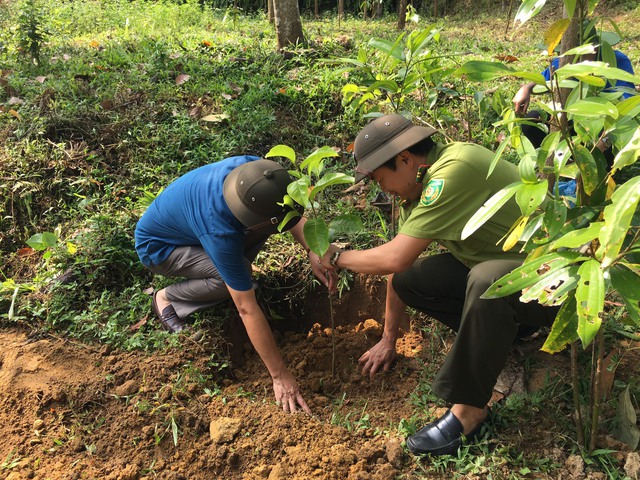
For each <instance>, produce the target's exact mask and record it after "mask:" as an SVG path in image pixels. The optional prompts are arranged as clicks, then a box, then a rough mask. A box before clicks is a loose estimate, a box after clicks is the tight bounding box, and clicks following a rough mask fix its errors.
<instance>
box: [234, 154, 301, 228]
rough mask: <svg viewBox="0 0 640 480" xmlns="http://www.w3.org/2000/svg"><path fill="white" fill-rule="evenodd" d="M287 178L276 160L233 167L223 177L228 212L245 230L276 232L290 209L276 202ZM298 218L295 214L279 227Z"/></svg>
mask: <svg viewBox="0 0 640 480" xmlns="http://www.w3.org/2000/svg"><path fill="white" fill-rule="evenodd" d="M291 181H292V179H291V176H290V175H289V172H287V170H286V169H285V168H284V167H282V166H281V165H280V164H278V163H276V162H274V161H272V160H264V159H261V160H255V161H253V162H248V163H245V164H242V165H240V166H238V167H236V168H234V169H233V170H232V171H231V173H229V175H227V178H225V180H224V185H223V188H222V192H223V195H224V199H225V201H226V202H227V205H229V209H231V213H233V215H234V216H235V217H236V218H237V219H238V220H240V222H241V223H242V224H243V225H244V226H245V227H246V229H247V230H251V231H260V232H264V233H276V232H277V231H278V225H280V222H282V220H283V219H284V217H285V216H286V215H287V213H288V212H290V211H291V207H289V206H286V205H279V203H282V201H283V199H284V196H285V195H286V193H287V185H289V183H291ZM300 210H302V207H300ZM301 213H302V212H301ZM298 221H300V217H299V216H298V217H295V218H293V219H291V220H290V221H289V222H287V225H286V226H285V228H283V231H284V230H289V229H290V228H293V227H294V226H295V225H296V224H297V223H298Z"/></svg>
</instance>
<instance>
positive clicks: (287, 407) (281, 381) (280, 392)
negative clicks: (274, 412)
mask: <svg viewBox="0 0 640 480" xmlns="http://www.w3.org/2000/svg"><path fill="white" fill-rule="evenodd" d="M273 392H274V393H275V396H276V403H277V404H278V405H282V410H284V411H285V412H286V413H289V412H291V413H293V412H297V411H298V405H299V406H300V408H301V409H302V410H303V411H304V413H308V414H309V415H311V409H310V408H309V406H308V405H307V403H306V402H305V401H304V398H302V394H301V393H300V387H299V386H298V382H296V380H295V378H293V375H291V373H289V371H288V370H287V371H285V372H284V373H283V374H282V375H281V376H280V377H278V378H274V379H273Z"/></svg>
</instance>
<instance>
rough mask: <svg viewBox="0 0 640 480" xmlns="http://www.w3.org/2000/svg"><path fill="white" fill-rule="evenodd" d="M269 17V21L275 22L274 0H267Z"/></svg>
mask: <svg viewBox="0 0 640 480" xmlns="http://www.w3.org/2000/svg"><path fill="white" fill-rule="evenodd" d="M267 18H268V19H269V23H273V22H274V16H273V0H267Z"/></svg>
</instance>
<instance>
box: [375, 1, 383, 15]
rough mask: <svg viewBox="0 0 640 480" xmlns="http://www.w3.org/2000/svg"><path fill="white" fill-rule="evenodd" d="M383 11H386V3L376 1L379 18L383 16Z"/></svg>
mask: <svg viewBox="0 0 640 480" xmlns="http://www.w3.org/2000/svg"><path fill="white" fill-rule="evenodd" d="M383 13H384V5H382V2H381V1H376V16H377V17H378V18H381V17H382V14H383Z"/></svg>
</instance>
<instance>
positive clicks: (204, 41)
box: [202, 40, 213, 47]
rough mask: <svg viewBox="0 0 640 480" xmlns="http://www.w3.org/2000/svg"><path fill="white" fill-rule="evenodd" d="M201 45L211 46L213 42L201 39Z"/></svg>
mask: <svg viewBox="0 0 640 480" xmlns="http://www.w3.org/2000/svg"><path fill="white" fill-rule="evenodd" d="M202 46H203V47H213V43H211V42H210V41H209V40H203V41H202Z"/></svg>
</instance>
